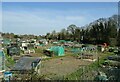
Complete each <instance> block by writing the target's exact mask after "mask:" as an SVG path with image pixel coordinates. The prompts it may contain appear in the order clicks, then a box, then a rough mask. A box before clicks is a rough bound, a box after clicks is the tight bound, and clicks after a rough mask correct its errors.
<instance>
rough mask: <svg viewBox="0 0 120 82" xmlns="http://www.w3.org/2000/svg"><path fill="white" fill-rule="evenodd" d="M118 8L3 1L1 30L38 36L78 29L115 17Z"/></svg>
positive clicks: (111, 6)
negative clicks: (70, 26) (75, 27)
mask: <svg viewBox="0 0 120 82" xmlns="http://www.w3.org/2000/svg"><path fill="white" fill-rule="evenodd" d="M117 7H118V6H117V2H106V3H105V2H103V3H100V2H96V3H95V2H74V3H73V2H44V3H43V2H3V3H2V31H3V32H13V33H16V34H36V35H41V34H46V33H47V32H51V31H53V30H56V31H60V30H61V29H62V28H66V27H68V26H69V25H70V24H75V25H77V26H79V27H80V26H84V25H86V24H89V23H90V22H92V21H94V20H96V19H98V18H101V17H105V18H106V17H110V16H112V15H114V14H117V10H118V9H117ZM0 17H1V16H0Z"/></svg>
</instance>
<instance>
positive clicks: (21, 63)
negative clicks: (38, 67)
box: [12, 57, 41, 71]
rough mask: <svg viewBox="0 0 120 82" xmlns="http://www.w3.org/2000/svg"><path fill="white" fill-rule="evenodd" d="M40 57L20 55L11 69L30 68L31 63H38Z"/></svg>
mask: <svg viewBox="0 0 120 82" xmlns="http://www.w3.org/2000/svg"><path fill="white" fill-rule="evenodd" d="M40 60H41V58H38V57H22V58H20V59H19V60H18V62H17V63H16V64H15V65H14V67H13V69H12V70H13V71H24V70H31V69H32V63H33V62H35V63H39V62H40Z"/></svg>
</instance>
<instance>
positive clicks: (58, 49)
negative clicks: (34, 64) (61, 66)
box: [50, 46, 64, 56]
mask: <svg viewBox="0 0 120 82" xmlns="http://www.w3.org/2000/svg"><path fill="white" fill-rule="evenodd" d="M50 50H51V51H53V52H54V55H56V56H64V48H63V47H61V46H52V47H51V48H50Z"/></svg>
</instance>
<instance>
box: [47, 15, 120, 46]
mask: <svg viewBox="0 0 120 82" xmlns="http://www.w3.org/2000/svg"><path fill="white" fill-rule="evenodd" d="M115 17H116V16H113V17H111V18H108V20H107V21H105V19H99V20H97V21H96V22H95V23H94V24H90V25H88V26H87V27H78V26H76V25H74V24H71V25H69V26H68V27H67V28H66V29H65V28H64V29H62V30H61V31H60V32H56V31H55V30H54V31H53V32H52V33H47V34H46V36H45V38H47V39H49V40H50V39H52V40H68V41H77V42H79V43H86V44H103V43H107V44H109V45H110V46H120V28H119V27H118V23H117V21H116V20H115ZM100 20H102V21H100Z"/></svg>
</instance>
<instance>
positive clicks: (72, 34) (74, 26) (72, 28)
mask: <svg viewBox="0 0 120 82" xmlns="http://www.w3.org/2000/svg"><path fill="white" fill-rule="evenodd" d="M76 28H77V26H76V25H74V24H72V25H70V26H68V27H67V30H68V32H69V33H70V35H71V40H75V30H76Z"/></svg>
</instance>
